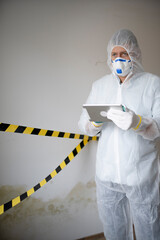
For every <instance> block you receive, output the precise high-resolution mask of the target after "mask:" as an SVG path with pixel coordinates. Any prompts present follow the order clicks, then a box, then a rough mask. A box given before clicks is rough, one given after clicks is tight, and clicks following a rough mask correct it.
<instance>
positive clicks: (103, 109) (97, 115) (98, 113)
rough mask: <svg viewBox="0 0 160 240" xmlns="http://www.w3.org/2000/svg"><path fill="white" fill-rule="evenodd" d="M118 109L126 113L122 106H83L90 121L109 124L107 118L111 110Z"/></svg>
mask: <svg viewBox="0 0 160 240" xmlns="http://www.w3.org/2000/svg"><path fill="white" fill-rule="evenodd" d="M111 107H112V108H116V109H118V110H121V111H124V110H125V109H124V106H123V105H121V104H83V108H85V109H86V110H87V112H88V115H89V117H90V121H93V122H107V121H110V120H109V119H108V118H107V117H106V116H107V112H108V110H109V109H110V108H111Z"/></svg>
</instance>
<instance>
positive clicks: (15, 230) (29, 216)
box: [0, 181, 97, 240]
mask: <svg viewBox="0 0 160 240" xmlns="http://www.w3.org/2000/svg"><path fill="white" fill-rule="evenodd" d="M25 191H26V188H25V186H2V187H0V204H3V203H5V202H7V201H9V200H11V199H12V198H14V197H16V196H18V195H20V194H22V193H23V192H25ZM95 191H96V190H95V182H94V181H89V182H88V183H87V184H83V183H78V184H76V185H75V187H74V188H73V189H72V190H71V191H70V193H69V194H68V195H67V196H66V197H65V198H64V199H62V198H54V199H51V200H49V201H46V202H44V201H42V200H41V199H36V198H35V197H32V196H31V197H29V198H27V199H26V200H24V201H22V202H21V203H20V204H18V205H17V206H15V207H14V208H12V209H10V210H8V211H6V212H5V213H4V214H2V215H1V216H0V239H1V240H8V239H9V240H14V239H16V240H19V239H20V240H25V239H26V240H27V239H29V238H30V239H32V240H34V239H35V240H36V239H39V240H41V239H46V240H49V239H53V240H59V239H60V240H62V229H63V230H64V234H65V231H72V230H71V222H73V220H74V221H75V222H76V221H80V222H81V217H82V218H84V219H85V214H89V213H90V212H92V213H91V214H93V215H94V212H95V209H96V207H97V205H96V193H95ZM76 218H77V219H79V220H77V219H76ZM62 226H63V227H62ZM60 231H61V233H60ZM64 239H65V238H64ZM66 239H67V238H66Z"/></svg>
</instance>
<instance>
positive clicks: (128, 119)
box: [107, 108, 141, 130]
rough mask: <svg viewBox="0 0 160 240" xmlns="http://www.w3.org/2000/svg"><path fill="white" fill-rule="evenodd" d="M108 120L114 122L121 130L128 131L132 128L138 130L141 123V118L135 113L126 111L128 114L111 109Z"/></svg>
mask: <svg viewBox="0 0 160 240" xmlns="http://www.w3.org/2000/svg"><path fill="white" fill-rule="evenodd" d="M107 118H108V119H110V120H112V121H113V122H114V123H115V124H116V125H117V126H118V127H119V128H121V129H123V130H128V129H130V128H134V129H135V130H136V129H138V127H139V126H140V123H141V117H140V116H139V115H136V114H135V113H134V112H133V111H131V110H129V109H126V112H123V111H121V110H117V109H114V108H110V109H109V111H108V112H107Z"/></svg>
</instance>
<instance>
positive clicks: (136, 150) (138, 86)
mask: <svg viewBox="0 0 160 240" xmlns="http://www.w3.org/2000/svg"><path fill="white" fill-rule="evenodd" d="M117 45H119V46H122V47H124V48H126V50H127V51H128V53H129V56H130V58H131V59H132V61H133V64H134V66H133V72H132V73H131V74H129V75H128V76H127V78H126V79H125V81H124V82H123V83H122V84H120V79H119V77H118V76H117V75H115V73H113V70H112V67H111V51H112V48H113V47H114V46H117ZM108 64H109V66H110V68H111V71H112V74H108V75H106V76H104V77H102V78H101V79H99V80H97V81H95V82H94V83H93V85H92V89H91V92H90V94H89V97H88V99H87V101H86V103H89V104H123V105H125V106H126V107H127V108H128V109H130V110H131V111H133V112H134V113H135V114H136V115H140V116H141V117H142V122H141V124H140V126H139V128H138V129H137V130H133V129H132V128H131V129H128V130H125V131H124V130H123V129H121V128H119V127H118V126H117V125H116V124H115V123H114V122H112V121H110V122H105V123H103V125H102V126H101V127H100V129H99V128H97V127H95V126H92V125H91V124H92V123H90V121H89V116H88V114H87V112H86V110H85V109H83V110H82V114H81V117H80V120H79V128H80V129H81V131H82V132H83V133H84V134H88V135H91V136H93V135H96V134H97V133H98V132H99V130H101V133H100V137H99V141H98V148H97V161H96V176H97V178H98V179H99V180H100V181H101V182H105V183H107V184H116V186H119V187H122V186H127V187H128V189H129V193H128V190H127V189H126V190H125V191H124V192H123V194H127V198H129V195H128V194H130V196H131V198H132V200H133V201H132V203H133V207H132V209H133V210H132V211H133V218H134V219H133V220H134V221H135V224H136V227H137V229H138V228H139V230H137V232H140V228H142V225H143V229H142V231H143V233H142V234H141V235H139V238H138V239H137V240H141V239H145V240H146V239H147V240H148V239H150V240H152V239H154V240H160V239H158V237H159V236H160V235H158V236H155V238H154V237H153V238H145V236H146V234H145V229H147V230H146V231H147V233H148V234H149V235H148V236H151V234H152V232H153V231H152V229H151V228H152V226H153V225H152V224H151V225H150V229H149V228H148V226H149V225H147V224H148V223H146V225H145V222H146V219H147V218H148V217H151V219H150V222H151V223H153V222H154V220H155V219H156V218H155V215H154V216H153V215H151V214H150V215H147V214H148V212H149V208H151V206H152V211H154V212H155V211H156V210H155V209H153V206H158V207H159V204H160V189H159V188H160V161H159V156H158V150H157V148H156V139H157V138H159V137H160V78H159V77H158V76H155V75H153V74H150V73H145V72H144V71H143V68H142V65H141V52H140V49H139V47H138V43H137V40H136V38H135V37H134V35H133V34H132V33H131V32H130V31H127V30H121V31H119V32H118V33H116V34H115V35H114V36H113V37H112V39H111V41H110V42H109V44H108ZM114 189H115V185H114ZM117 191H118V190H117ZM117 194H118V193H117ZM113 198H115V196H112V198H111V199H110V201H111V202H112V200H113ZM131 198H130V199H131ZM103 200H104V199H103V195H102V197H101V201H102V202H101V203H102V206H103V208H104V209H103V211H104V210H105V209H107V208H110V206H111V205H108V204H109V203H108V202H107V204H105V203H103ZM119 201H120V199H118V198H117V202H116V201H115V204H114V207H116V204H119ZM138 203H140V205H138ZM141 203H143V204H141ZM125 204H126V203H125ZM117 206H118V205H117ZM122 206H123V204H122V205H121V204H120V205H119V207H120V208H122ZM147 209H148V211H147ZM112 210H115V214H114V215H113V216H115V218H114V221H113V222H111V223H112V224H111V225H112V227H113V224H115V225H116V226H117V228H118V224H119V223H120V221H121V214H120V215H118V214H119V210H118V208H117V209H114V208H112ZM140 211H141V212H140ZM150 211H151V210H150ZM139 213H140V214H141V215H142V218H143V221H142V223H141V220H139V218H138V215H139ZM108 214H109V215H108ZM108 214H107V212H106V218H109V217H110V213H109V212H108ZM156 216H157V219H158V220H156V221H159V222H160V216H158V215H156ZM152 217H153V218H152ZM104 222H105V221H104ZM156 227H157V228H158V229H157V230H156V232H158V231H160V227H159V225H156ZM118 229H119V228H118ZM128 236H130V234H129V235H128ZM143 236H144V237H143ZM107 239H108V240H115V239H117V238H114V237H113V238H111V237H110V238H109V237H108V238H107ZM121 239H123V240H127V239H130V238H129V237H128V238H127V237H126V238H121ZM121 239H120V238H118V240H121Z"/></svg>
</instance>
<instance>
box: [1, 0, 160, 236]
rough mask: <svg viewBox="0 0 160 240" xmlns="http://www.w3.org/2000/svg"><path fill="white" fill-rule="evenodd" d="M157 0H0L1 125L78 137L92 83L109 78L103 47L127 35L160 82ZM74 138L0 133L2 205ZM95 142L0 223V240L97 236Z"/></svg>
mask: <svg viewBox="0 0 160 240" xmlns="http://www.w3.org/2000/svg"><path fill="white" fill-rule="evenodd" d="M159 13H160V2H159V1H156V0H151V1H147V0H142V1H140V0H134V1H131V0H114V1H113V0H81V1H80V0H79V1H78V0H67V1H65V0H59V1H56V0H52V1H51V0H45V1H43V0H27V1H25V0H1V1H0V122H4V123H12V124H17V125H25V126H30V127H37V128H43V129H53V130H57V131H65V132H77V133H80V131H79V129H78V126H77V122H78V120H79V116H80V113H81V106H82V104H83V103H84V102H85V100H86V98H87V96H88V94H89V91H90V88H91V85H92V83H93V81H95V80H96V79H98V78H100V77H102V76H103V75H105V74H107V73H109V69H108V67H107V65H106V56H107V54H106V47H107V42H108V40H109V39H110V37H111V36H112V34H113V33H114V32H115V31H117V30H118V29H120V28H128V29H130V30H131V31H133V32H134V33H135V35H136V36H137V38H138V41H139V44H140V47H141V50H142V54H143V65H144V68H145V70H146V71H149V72H152V73H154V74H157V75H160V67H159V42H160V33H159V26H160V14H159ZM79 142H80V141H79V140H72V139H60V138H49V137H40V136H31V135H22V134H13V133H3V132H0V204H3V203H5V202H6V201H9V200H11V199H12V198H13V197H16V196H18V195H19V194H22V193H23V192H25V191H26V190H28V189H29V188H31V187H33V186H34V185H36V184H37V183H38V182H40V181H41V180H42V179H44V178H45V177H46V176H47V175H48V174H49V173H51V172H52V171H53V170H54V169H55V168H56V167H57V166H58V165H59V164H60V163H61V162H62V161H63V160H64V158H65V157H66V156H67V155H68V154H69V153H70V152H71V151H72V150H73V148H74V147H75V146H76V145H77V144H78V143H79ZM96 146H97V143H96V142H90V143H89V144H88V145H87V146H86V147H85V148H84V149H83V150H82V152H81V153H79V155H78V156H77V157H76V158H75V159H74V160H73V161H72V162H71V163H70V164H69V165H68V166H67V167H66V168H65V169H64V170H63V171H62V172H61V173H59V174H58V175H57V176H56V177H55V178H54V179H53V180H51V181H50V182H49V183H48V184H46V185H45V186H44V187H42V188H41V189H40V190H38V191H37V192H36V193H34V195H33V197H32V196H31V197H30V198H28V199H27V200H25V201H24V202H23V203H21V204H20V205H18V206H17V207H15V208H13V209H11V210H9V211H7V212H6V213H4V214H3V215H2V216H0V232H1V239H10V240H12V239H16V240H17V239H21V240H22V239H33V240H37V239H46V240H50V239H54V240H74V239H78V238H81V237H84V236H87V235H92V234H94V233H98V232H101V231H102V226H101V223H100V221H99V218H98V213H97V207H96V195H95V183H94V174H95V154H96Z"/></svg>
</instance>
